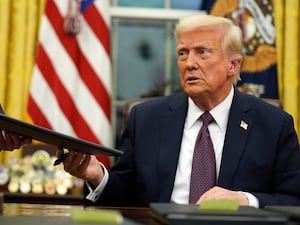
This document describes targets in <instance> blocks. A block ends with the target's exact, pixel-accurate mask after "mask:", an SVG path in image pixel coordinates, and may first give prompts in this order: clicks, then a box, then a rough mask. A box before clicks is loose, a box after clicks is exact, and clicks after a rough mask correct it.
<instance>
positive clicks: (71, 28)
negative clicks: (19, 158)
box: [27, 0, 112, 166]
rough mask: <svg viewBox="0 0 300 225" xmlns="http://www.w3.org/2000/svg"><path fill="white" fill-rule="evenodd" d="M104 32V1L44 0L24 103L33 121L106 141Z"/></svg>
mask: <svg viewBox="0 0 300 225" xmlns="http://www.w3.org/2000/svg"><path fill="white" fill-rule="evenodd" d="M109 32H110V17H109V1H108V0H81V1H80V0H47V1H46V5H45V12H44V15H43V17H42V22H41V27H40V31H39V43H38V49H37V58H36V64H35V67H34V72H33V76H32V81H31V86H30V93H29V98H28V105H27V112H28V114H29V116H30V119H31V120H32V122H33V123H34V124H37V125H40V126H43V127H47V128H49V129H53V130H55V131H58V132H63V133H65V134H68V135H71V136H74V137H78V138H81V139H84V140H88V141H91V142H94V143H99V144H102V145H104V146H108V147H109V146H111V145H112V126H111V61H110V36H109ZM98 159H100V160H101V161H102V162H103V163H104V165H106V166H109V158H107V157H104V156H100V157H98Z"/></svg>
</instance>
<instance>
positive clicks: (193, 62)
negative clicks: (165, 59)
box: [186, 53, 197, 68]
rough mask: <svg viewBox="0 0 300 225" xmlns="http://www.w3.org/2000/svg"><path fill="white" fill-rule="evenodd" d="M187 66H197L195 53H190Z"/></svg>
mask: <svg viewBox="0 0 300 225" xmlns="http://www.w3.org/2000/svg"><path fill="white" fill-rule="evenodd" d="M186 65H187V67H189V68H194V67H196V66H197V59H196V56H195V54H193V53H190V54H189V56H188V58H187V62H186Z"/></svg>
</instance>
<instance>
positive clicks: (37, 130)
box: [0, 113, 123, 156]
mask: <svg viewBox="0 0 300 225" xmlns="http://www.w3.org/2000/svg"><path fill="white" fill-rule="evenodd" d="M0 130H6V131H11V132H14V133H16V134H19V135H22V136H27V137H31V138H32V139H34V140H37V141H41V142H43V143H47V144H51V145H54V146H58V147H61V148H66V149H70V150H74V151H77V152H82V153H86V154H93V155H107V156H119V155H122V153H123V152H122V151H120V150H117V149H113V148H108V147H105V146H102V145H99V144H96V143H93V142H89V141H86V140H82V139H79V138H75V137H72V136H69V135H66V134H63V133H59V132H56V131H53V130H50V129H47V128H44V127H41V126H37V125H33V124H30V123H26V122H24V121H21V120H17V119H15V118H12V117H9V116H7V115H4V114H2V113H0Z"/></svg>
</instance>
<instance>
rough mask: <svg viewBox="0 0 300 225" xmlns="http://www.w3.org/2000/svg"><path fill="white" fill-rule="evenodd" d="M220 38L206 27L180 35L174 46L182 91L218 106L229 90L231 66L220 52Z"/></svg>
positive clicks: (213, 29)
mask: <svg viewBox="0 0 300 225" xmlns="http://www.w3.org/2000/svg"><path fill="white" fill-rule="evenodd" d="M222 38H223V37H222V34H221V32H220V31H218V30H217V28H214V27H212V26H210V27H209V26H206V27H201V28H197V29H194V30H192V31H188V32H185V33H183V34H181V36H180V37H179V38H178V42H177V56H178V68H179V73H180V81H181V86H182V88H183V90H184V91H185V92H186V93H187V94H188V95H189V96H190V97H192V98H193V99H195V98H196V99H197V98H198V99H199V97H200V98H202V99H203V98H206V99H210V100H208V101H213V102H214V103H216V102H217V103H219V102H221V101H222V100H223V99H224V98H225V97H226V96H227V94H228V92H229V90H230V88H231V86H232V76H233V74H231V73H230V74H229V72H228V71H229V68H230V65H231V62H230V61H229V60H228V59H227V57H226V56H225V55H224V52H223V49H222Z"/></svg>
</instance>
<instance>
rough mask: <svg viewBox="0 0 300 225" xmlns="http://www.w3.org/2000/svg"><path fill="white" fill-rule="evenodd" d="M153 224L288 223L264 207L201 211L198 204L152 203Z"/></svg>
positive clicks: (235, 224) (224, 224)
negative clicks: (263, 208)
mask: <svg viewBox="0 0 300 225" xmlns="http://www.w3.org/2000/svg"><path fill="white" fill-rule="evenodd" d="M150 214H151V222H150V224H151V225H202V224H203V225H238V224H239V225H240V224H242V225H254V224H255V225H268V224H277V225H284V224H287V221H288V219H287V217H286V216H284V215H282V214H278V213H274V212H270V211H265V210H262V209H257V208H253V207H249V206H240V207H239V209H238V210H237V211H225V210H224V211H220V210H217V211H211V210H209V211H201V210H200V209H199V208H198V206H197V205H180V204H173V203H152V204H151V205H150Z"/></svg>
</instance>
